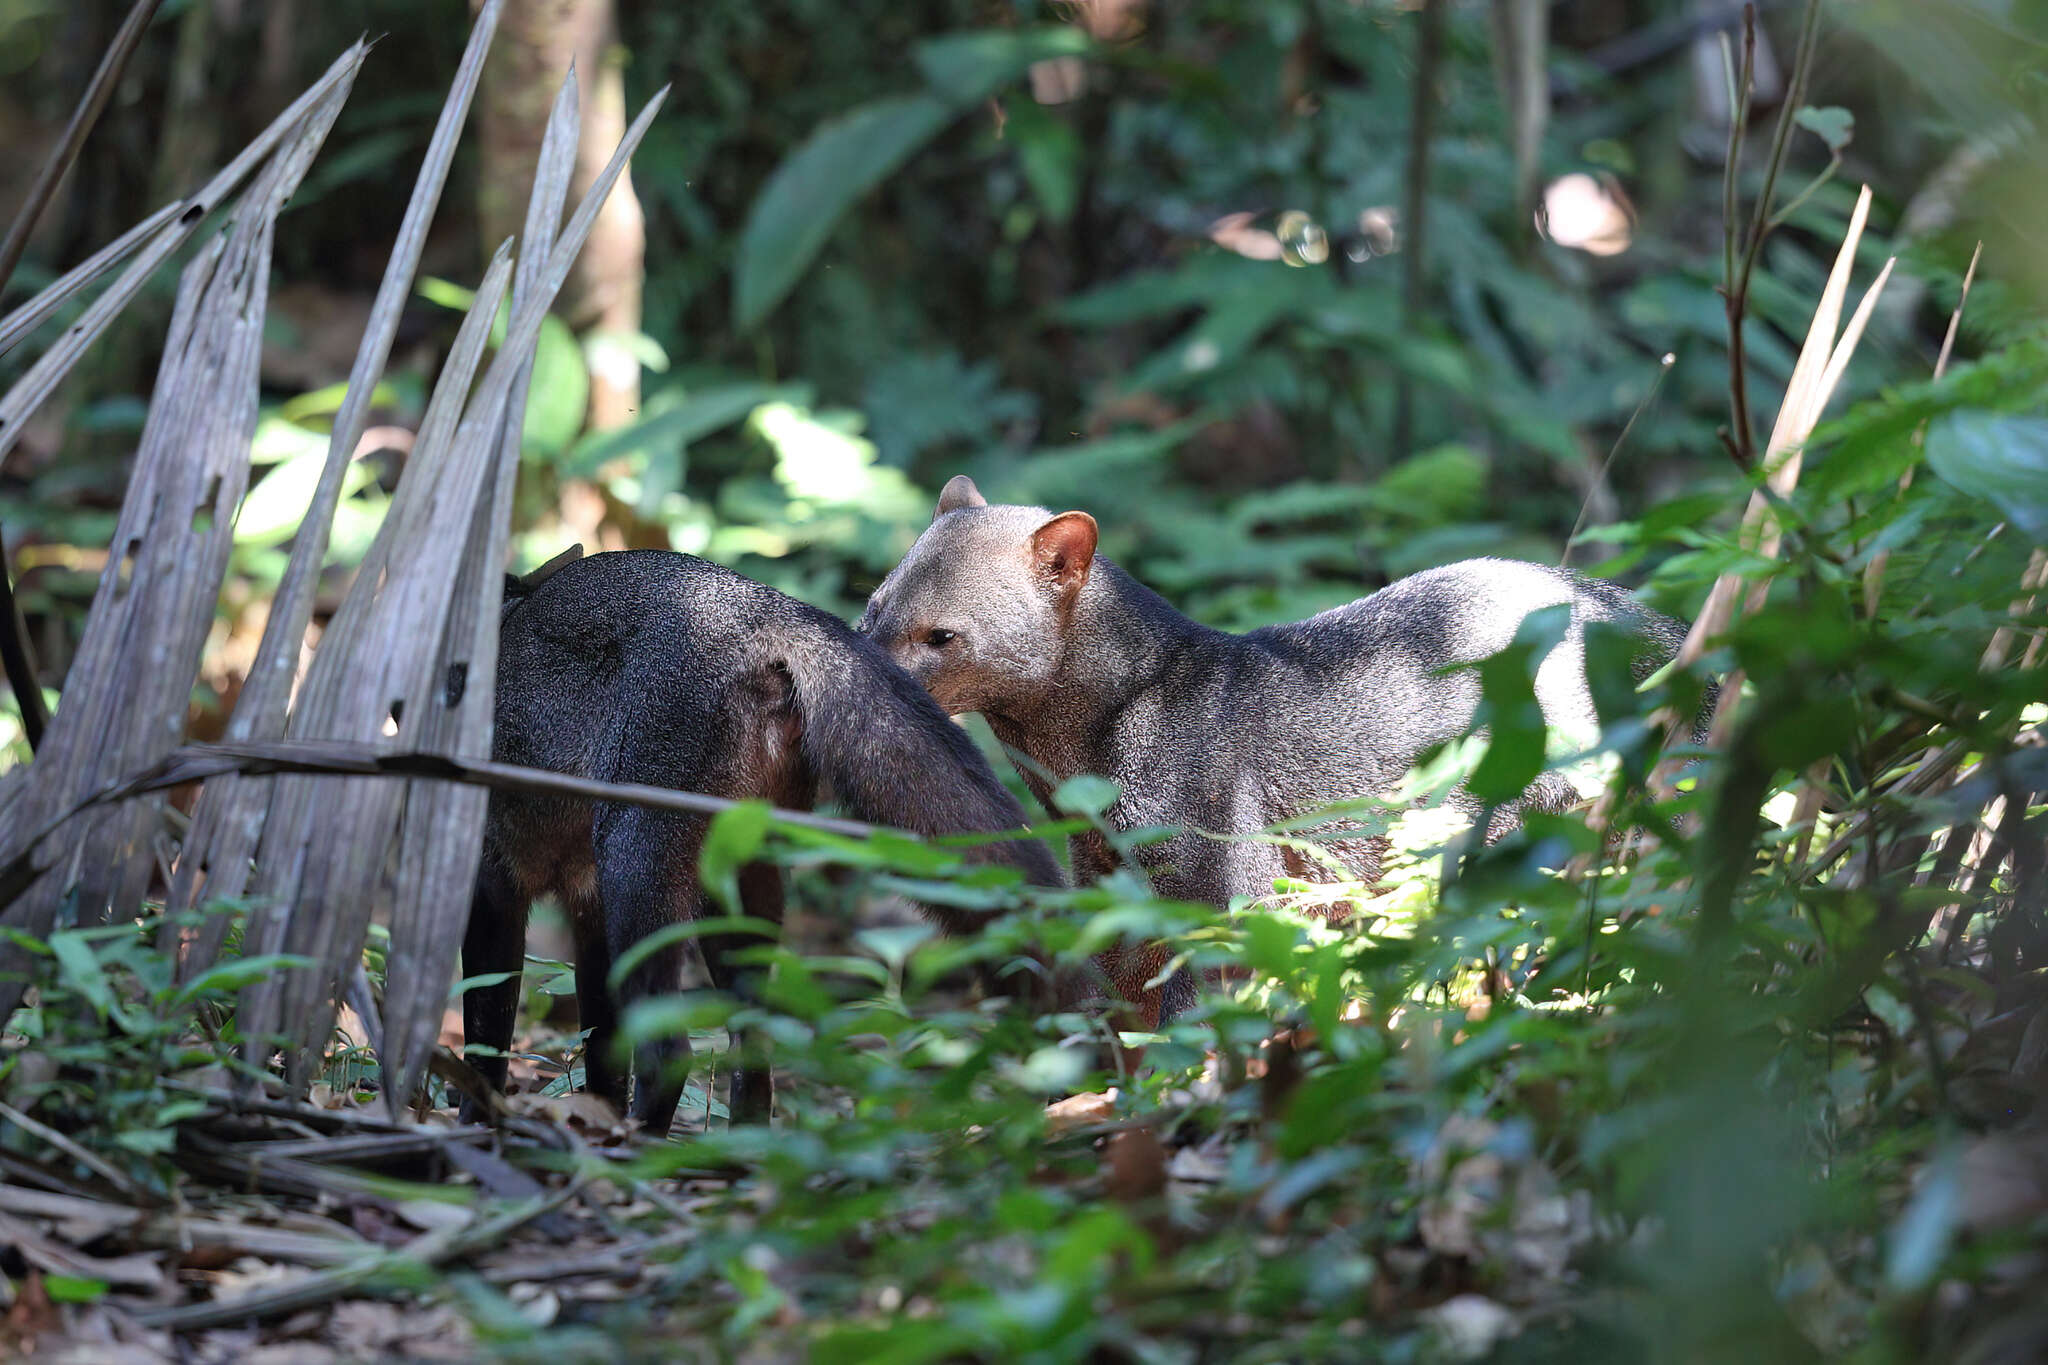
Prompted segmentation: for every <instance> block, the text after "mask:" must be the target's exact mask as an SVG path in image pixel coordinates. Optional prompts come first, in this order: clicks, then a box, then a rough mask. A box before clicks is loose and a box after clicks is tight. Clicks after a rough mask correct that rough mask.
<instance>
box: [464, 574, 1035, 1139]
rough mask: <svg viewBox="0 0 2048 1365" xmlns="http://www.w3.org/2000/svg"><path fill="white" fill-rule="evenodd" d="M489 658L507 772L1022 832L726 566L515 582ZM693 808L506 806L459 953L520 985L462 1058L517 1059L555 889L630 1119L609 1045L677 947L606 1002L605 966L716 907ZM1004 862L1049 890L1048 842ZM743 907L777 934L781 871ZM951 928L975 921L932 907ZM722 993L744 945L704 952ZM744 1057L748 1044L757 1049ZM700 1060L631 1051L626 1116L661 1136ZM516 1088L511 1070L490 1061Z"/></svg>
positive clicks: (590, 1014)
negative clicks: (701, 872)
mask: <svg viewBox="0 0 2048 1365" xmlns="http://www.w3.org/2000/svg"><path fill="white" fill-rule="evenodd" d="M509 586H510V593H509V595H508V601H507V605H506V610H505V615H504V630H503V636H502V640H501V643H500V647H499V652H498V693H497V709H496V727H497V728H496V737H495V740H494V743H493V745H492V757H493V758H495V759H497V760H498V761H499V762H503V763H518V764H524V765H528V766H532V767H537V768H548V769H552V770H554V771H557V772H565V773H573V774H576V775H578V776H581V777H589V778H595V779H599V780H603V781H611V782H636V783H645V784H649V785H655V786H664V787H671V788H676V789H680V790H688V791H695V792H703V793H706V794H709V795H712V796H724V797H731V798H746V797H765V798H767V799H769V800H771V801H773V802H774V803H776V804H777V805H781V806H784V807H789V808H793V809H807V808H809V807H810V806H811V805H813V804H814V803H815V801H816V800H817V799H818V798H819V796H820V793H821V791H823V790H829V791H830V792H831V793H832V794H833V795H834V796H835V797H836V798H837V799H838V801H839V802H840V803H842V804H843V805H844V806H845V807H846V808H847V810H848V812H849V813H850V814H851V815H852V816H853V817H854V818H856V819H860V820H866V821H870V822H873V823H876V824H886V825H892V826H896V827H900V828H904V829H909V830H913V831H916V832H919V833H925V834H952V833H963V832H967V831H974V830H1004V829H1014V828H1017V827H1018V826H1020V825H1022V824H1023V823H1024V815H1023V812H1022V811H1021V810H1020V809H1019V808H1018V806H1017V803H1016V802H1015V800H1013V799H1012V798H1011V796H1010V795H1009V793H1008V792H1006V791H1005V790H1004V789H1003V786H1002V784H1001V783H999V782H998V781H997V780H996V777H995V774H994V773H993V772H991V771H990V769H989V766H988V764H987V762H986V761H984V760H983V758H982V756H981V754H980V752H979V751H978V750H976V748H975V747H974V744H973V742H972V741H971V740H970V739H969V737H968V736H967V735H966V734H965V733H963V732H962V731H961V730H960V728H959V727H958V726H957V725H955V724H953V722H952V721H950V720H948V719H947V718H946V715H945V713H944V712H943V711H941V710H940V709H939V707H938V706H937V705H936V704H935V703H934V702H933V701H932V699H931V697H930V696H929V695H928V694H927V693H926V692H925V690H924V689H923V688H922V687H920V686H919V685H918V684H917V683H916V681H914V680H913V679H911V678H910V677H908V676H907V675H906V674H905V673H904V672H903V671H902V670H901V669H899V668H897V667H896V666H895V665H894V664H892V663H891V662H890V661H889V660H888V658H887V657H886V656H885V655H884V654H883V653H882V652H881V651H880V650H879V649H877V648H876V647H875V646H874V645H873V644H872V643H870V642H869V641H867V640H864V639H862V638H861V637H859V636H857V635H855V634H854V633H853V632H852V631H851V630H849V629H848V628H847V627H846V625H845V624H844V623H843V622H841V621H839V620H837V619H836V618H834V617H832V616H829V615H827V614H826V613H824V612H821V611H818V610H816V609H815V608H812V607H809V606H806V605H804V604H803V603H801V602H798V601H796V600H794V599H793V598H790V597H786V596H784V595H783V594H782V593H779V592H776V591H775V590H774V589H772V588H769V587H766V586H763V585H762V584H759V583H755V582H753V581H752V580H750V579H747V578H743V577H741V576H740V575H739V574H736V573H733V572H731V571H730V570H727V569H722V568H719V567H717V566H716V565H712V564H708V563H705V562H704V561H703V560H699V559H693V558H690V557H689V556H687V555H680V554H670V553H667V552H664V551H628V552H624V553H617V554H601V555H594V556H592V557H591V558H589V559H585V560H581V561H579V562H575V563H571V564H568V565H566V566H565V567H561V568H559V569H556V570H555V571H553V572H552V573H550V574H549V575H548V576H547V577H546V578H545V581H542V582H539V583H538V584H537V585H531V586H530V587H529V584H527V583H523V582H520V581H519V580H514V582H513V584H511V585H509ZM707 823H708V821H707V819H706V818H705V817H702V816H693V815H686V814H679V813H675V812H669V811H655V810H649V809H646V808H644V807H638V806H626V805H619V804H614V803H610V802H588V801H580V800H572V799H568V798H557V797H540V796H531V795H525V794H517V793H504V792H501V793H493V795H492V797H491V804H490V815H489V819H488V822H487V827H486V832H485V847H484V860H483V866H482V870H481V872H480V873H479V876H478V879H477V889H476V896H475V900H474V903H473V905H472V908H471V911H470V920H469V932H468V935H467V937H466V938H465V940H464V943H463V970H464V972H465V973H466V974H467V975H471V976H477V975H483V974H487V973H497V972H510V973H512V976H511V979H509V980H507V981H505V982H503V983H502V984H499V985H494V986H486V987H483V988H480V989H475V990H472V991H470V992H469V993H468V995H467V996H466V997H465V999H464V1006H463V1021H464V1030H465V1033H466V1035H467V1038H468V1040H469V1041H470V1042H476V1043H483V1044H487V1045H489V1046H490V1047H492V1048H495V1049H498V1050H499V1052H501V1053H502V1052H503V1051H504V1050H505V1049H506V1048H508V1047H509V1046H510V1045H511V1041H512V1029H513V1021H514V1015H515V1013H516V1011H517V1008H518V1002H519V979H518V977H519V971H520V967H521V964H522V962H523V953H524V946H525V924H526V909H527V906H528V904H529V902H530V901H531V900H532V899H534V898H535V897H539V896H543V895H552V896H556V897H558V898H559V899H560V900H561V901H562V903H563V905H564V906H565V907H566V908H567V909H568V911H569V917H570V920H571V923H572V925H573V927H574V933H575V938H576V959H577V961H576V994H577V999H578V1002H579V1004H580V1006H581V1008H582V1011H583V1014H582V1020H583V1023H584V1025H585V1027H587V1028H589V1029H590V1030H591V1033H590V1041H589V1045H588V1047H587V1049H586V1052H585V1058H586V1061H585V1066H586V1078H587V1082H588V1084H589V1086H590V1088H591V1089H592V1090H594V1091H596V1092H597V1093H599V1094H601V1095H604V1096H605V1097H606V1098H608V1099H610V1100H611V1101H612V1102H613V1103H614V1104H617V1105H618V1106H619V1107H620V1108H621V1109H624V1108H625V1107H626V1097H627V1081H628V1077H627V1075H626V1073H625V1072H624V1071H622V1070H620V1069H619V1067H618V1065H617V1063H616V1061H615V1059H614V1057H613V1047H612V1043H613V1040H614V1038H615V1036H616V1032H617V1027H618V1021H619V1017H620V1015H621V1013H622V1012H623V1011H624V1010H625V1009H626V1008H627V1007H628V1006H630V1005H631V1004H632V1003H633V1002H634V1001H636V1000H638V999H641V998H643V997H645V996H648V995H652V994H655V993H658V992H661V991H666V990H673V989H675V987H676V985H677V982H678V978H679V973H680V970H681V966H682V962H683V950H682V949H681V948H680V947H679V946H678V947H676V948H672V949H670V950H668V951H665V952H661V953H658V954H656V955H655V956H653V957H652V958H650V959H649V960H648V961H647V962H646V963H645V964H644V965H642V966H641V967H640V968H638V969H637V970H636V971H635V972H633V973H632V974H631V975H630V976H629V977H628V979H627V980H626V981H625V983H624V986H623V990H622V991H621V992H620V993H619V996H618V998H616V999H614V997H613V995H612V993H611V991H609V990H608V989H607V987H606V978H607V976H608V974H609V972H610V969H611V963H612V962H613V960H614V959H615V958H616V957H617V956H618V955H619V954H622V953H623V952H625V951H626V950H627V949H628V948H630V947H631V946H632V945H634V944H635V943H637V942H639V941H640V940H641V939H642V938H644V937H646V936H647V935H649V934H651V933H653V932H654V931H655V930H657V929H660V928H663V927H664V926H667V925H670V924H674V923H677V922H679V921H682V920H687V919H692V918H696V917H699V916H704V915H707V914H716V913H718V911H717V910H716V909H715V908H710V907H707V904H706V898H705V895H704V892H703V890H702V888H701V887H700V886H699V885H698V880H697V855H698V850H699V848H700V846H701V843H702V839H703V835H704V830H705V828H706V825H707ZM971 856H974V857H977V858H981V859H984V860H987V861H995V862H1006V863H1010V864H1012V865H1014V866H1016V867H1019V868H1020V869H1022V870H1023V872H1024V874H1025V876H1026V877H1027V878H1028V879H1029V880H1030V881H1032V882H1035V883H1037V884H1039V885H1042V886H1056V885H1059V884H1060V875H1059V870H1058V867H1057V866H1056V865H1055V863H1054V862H1053V860H1052V857H1051V855H1050V854H1049V853H1048V852H1047V851H1046V849H1045V847H1044V846H1043V845H1042V844H1040V843H1038V842H1036V841H1033V840H1022V841H1008V842H999V843H991V844H988V845H985V846H983V847H982V848H980V849H977V850H975V851H974V853H973V854H972V855H971ZM740 894H741V900H742V902H743V905H744V910H745V913H746V914H747V915H749V916H753V917H758V918H761V919H766V920H771V921H779V920H780V919H781V915H782V884H781V877H780V874H779V873H778V871H777V870H776V869H775V868H774V867H773V866H771V865H768V864H758V865H754V866H750V867H748V868H747V869H745V870H744V871H743V872H742V874H741V878H740ZM930 913H931V914H932V915H933V917H934V918H935V919H936V920H937V921H938V922H939V924H940V926H941V927H942V928H943V929H945V930H946V931H947V932H949V933H969V932H972V931H973V930H974V928H975V927H976V923H977V921H976V919H975V917H974V916H972V915H971V914H968V913H966V912H963V911H959V910H951V909H945V908H941V907H932V908H931V910H930ZM699 942H700V944H701V947H702V951H703V955H704V961H705V965H706V968H707V970H708V971H709V973H710V975H711V979H712V983H713V985H714V986H716V987H717V988H718V989H721V990H727V991H732V992H734V993H736V994H738V995H740V996H741V997H743V998H744V997H745V996H746V995H747V994H748V993H749V991H750V989H751V986H750V983H749V981H748V980H747V978H746V975H745V973H744V972H743V971H741V970H739V969H738V968H737V967H736V966H735V965H734V964H733V962H732V961H731V954H732V953H733V951H734V950H736V949H739V948H743V947H745V946H747V944H748V942H749V940H746V939H743V938H740V939H728V938H727V937H707V938H704V939H701V940H699ZM744 1050H745V1049H744V1047H743V1051H744ZM688 1059H689V1044H688V1042H687V1040H685V1039H681V1038H677V1039H672V1040H668V1041H666V1042H664V1043H663V1044H662V1045H659V1046H653V1047H644V1048H642V1049H640V1050H639V1051H638V1052H637V1053H636V1055H635V1056H634V1058H633V1070H634V1071H635V1072H636V1073H637V1074H638V1077H639V1086H638V1088H637V1091H636V1092H635V1093H634V1095H633V1100H632V1107H631V1112H632V1113H633V1115H634V1116H635V1117H637V1118H639V1119H640V1120H641V1121H642V1122H643V1123H644V1124H645V1125H647V1126H648V1127H649V1128H650V1129H651V1130H653V1131H655V1132H665V1131H667V1128H668V1125H669V1122H670V1120H671V1118H672V1117H673V1115H674V1112H675V1107H676V1103H677V1100H678V1098H679V1097H680V1095H681V1090H682V1083H683V1079H684V1074H683V1073H684V1072H685V1071H686V1069H687V1067H688ZM476 1064H477V1066H478V1069H479V1070H480V1071H481V1072H482V1073H483V1074H484V1076H485V1078H486V1079H488V1080H489V1081H491V1083H492V1084H493V1085H496V1086H499V1087H501V1088H502V1086H503V1085H504V1080H505V1061H504V1059H503V1058H502V1057H479V1058H477V1059H476ZM770 1099H771V1089H770V1081H769V1075H768V1072H767V1070H766V1069H765V1067H764V1068H761V1069H758V1070H754V1069H748V1068H742V1069H741V1070H740V1071H739V1072H737V1073H736V1074H735V1076H734V1083H733V1090H732V1099H731V1110H732V1113H733V1116H734V1118H735V1119H759V1118H765V1117H766V1116H767V1113H768V1109H769V1106H770Z"/></svg>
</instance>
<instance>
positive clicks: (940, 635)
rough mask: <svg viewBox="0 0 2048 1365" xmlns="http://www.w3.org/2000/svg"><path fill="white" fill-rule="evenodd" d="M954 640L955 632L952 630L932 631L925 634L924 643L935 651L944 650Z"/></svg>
mask: <svg viewBox="0 0 2048 1365" xmlns="http://www.w3.org/2000/svg"><path fill="white" fill-rule="evenodd" d="M952 639H953V632H952V631H950V630H931V631H927V632H925V637H924V642H925V643H926V644H928V645H930V646H931V647H932V648H933V649H943V648H944V647H945V646H946V645H947V644H949V643H951V641H952Z"/></svg>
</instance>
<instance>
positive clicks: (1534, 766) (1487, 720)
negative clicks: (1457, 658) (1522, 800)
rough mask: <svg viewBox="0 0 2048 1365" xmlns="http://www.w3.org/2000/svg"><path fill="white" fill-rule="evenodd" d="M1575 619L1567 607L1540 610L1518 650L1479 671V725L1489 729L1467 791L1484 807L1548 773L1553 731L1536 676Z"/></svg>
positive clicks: (1526, 620) (1522, 630)
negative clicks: (1539, 696) (1547, 723)
mask: <svg viewBox="0 0 2048 1365" xmlns="http://www.w3.org/2000/svg"><path fill="white" fill-rule="evenodd" d="M1571 619H1572V614H1571V607H1570V606H1569V605H1568V604H1565V603H1559V604H1558V605H1556V606H1550V607H1539V608H1538V609H1537V610H1535V611H1532V612H1530V613H1529V614H1528V615H1527V616H1525V617H1523V618H1522V624H1521V626H1520V627H1519V628H1518V629H1517V630H1516V631H1515V639H1514V643H1513V644H1511V645H1509V646H1508V647H1507V648H1506V649H1503V650H1502V651H1501V652H1500V653H1498V654H1495V655H1494V656H1493V657H1491V658H1489V659H1484V660H1481V661H1480V663H1479V665H1478V667H1479V684H1480V689H1481V696H1482V699H1481V701H1480V704H1479V715H1478V716H1477V717H1475V719H1474V725H1475V728H1476V726H1477V725H1479V724H1484V725H1485V726H1486V732H1487V743H1486V756H1485V757H1484V758H1482V759H1480V760H1479V763H1478V766H1476V767H1474V768H1473V769H1472V776H1471V777H1470V778H1469V779H1468V780H1467V782H1466V785H1467V787H1469V788H1470V790H1471V792H1472V794H1473V795H1474V796H1476V797H1478V798H1479V799H1480V800H1481V801H1485V802H1487V803H1488V804H1497V803H1500V802H1505V801H1512V800H1514V799H1515V798H1516V797H1518V796H1520V795H1521V794H1522V792H1523V791H1524V790H1525V789H1526V788H1527V787H1528V785H1529V784H1530V783H1531V782H1534V781H1535V780H1536V777H1537V774H1539V773H1541V772H1542V771H1543V747H1544V740H1545V738H1546V736H1547V734H1548V731H1547V730H1546V728H1545V726H1544V723H1543V708H1542V706H1541V705H1540V704H1539V703H1538V702H1537V700H1536V670H1537V669H1538V668H1540V667H1542V665H1543V660H1544V659H1545V658H1546V657H1547V656H1548V655H1549V653H1550V651H1551V650H1552V649H1554V648H1556V646H1557V643H1558V641H1560V640H1562V639H1563V638H1564V634H1565V631H1566V630H1568V629H1569V628H1570V627H1571Z"/></svg>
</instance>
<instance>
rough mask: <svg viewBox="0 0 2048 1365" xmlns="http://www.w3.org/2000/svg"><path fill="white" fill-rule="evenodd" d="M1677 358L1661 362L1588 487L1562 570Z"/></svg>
mask: <svg viewBox="0 0 2048 1365" xmlns="http://www.w3.org/2000/svg"><path fill="white" fill-rule="evenodd" d="M1677 359H1678V357H1677V356H1676V355H1674V354H1673V353H1671V352H1670V351H1666V352H1665V353H1664V358H1663V359H1662V360H1660V361H1658V362H1657V377H1656V378H1655V379H1653V380H1651V381H1650V391H1649V392H1648V393H1646V394H1644V395H1643V400H1642V401H1641V402H1640V403H1637V404H1636V410H1635V411H1634V412H1632V413H1630V414H1629V415H1628V422H1627V424H1626V425H1624V426H1623V427H1622V429H1621V435H1619V436H1617V437H1615V438H1614V444H1613V445H1612V446H1610V447H1609V448H1608V451H1607V458H1606V459H1604V460H1602V461H1601V462H1600V467H1599V468H1598V469H1596V470H1594V471H1593V481H1592V483H1591V484H1589V485H1588V486H1587V488H1586V496H1585V499H1584V500H1583V501H1582V502H1580V503H1579V519H1578V520H1577V521H1574V522H1573V523H1572V530H1571V534H1570V535H1568V536H1566V537H1565V538H1564V555H1563V556H1562V557H1561V558H1560V559H1559V560H1558V561H1557V562H1558V565H1559V567H1560V568H1568V567H1570V565H1571V562H1572V545H1573V542H1575V541H1577V540H1578V538H1579V532H1580V530H1581V529H1583V528H1584V526H1585V524H1586V513H1587V512H1589V511H1591V510H1592V507H1593V498H1594V496H1595V495H1596V494H1597V493H1598V492H1599V491H1600V488H1601V487H1602V486H1603V485H1604V484H1605V483H1606V482H1607V471H1608V470H1610V469H1612V468H1613V467H1614V457H1615V456H1617V455H1619V454H1621V448H1622V447H1623V446H1624V445H1626V444H1628V437H1629V433H1630V432H1632V431H1634V430H1635V429H1636V423H1637V422H1639V421H1641V420H1642V416H1643V414H1644V413H1646V412H1648V411H1649V410H1650V404H1652V403H1654V402H1656V401H1657V395H1658V394H1659V393H1660V392H1662V391H1663V388H1664V379H1665V376H1667V375H1669V374H1670V373H1671V366H1672V365H1673V364H1674V363H1675V362H1676V361H1677Z"/></svg>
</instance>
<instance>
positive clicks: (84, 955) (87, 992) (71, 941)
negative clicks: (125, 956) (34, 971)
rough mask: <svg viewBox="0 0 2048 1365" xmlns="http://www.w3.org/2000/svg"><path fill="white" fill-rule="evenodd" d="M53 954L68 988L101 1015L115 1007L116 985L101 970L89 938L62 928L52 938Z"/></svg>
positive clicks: (51, 948)
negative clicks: (83, 998)
mask: <svg viewBox="0 0 2048 1365" xmlns="http://www.w3.org/2000/svg"><path fill="white" fill-rule="evenodd" d="M50 951H51V952H52V953H53V954H55V956H56V958H57V974H58V976H59V978H60V979H61V980H62V981H63V982H64V984H65V985H67V986H69V987H70V988H71V989H72V990H74V991H77V992H78V993H79V994H80V995H82V996H84V997H85V999H86V1001H87V1002H88V1003H89V1004H91V1005H92V1007H93V1009H95V1010H96V1011H98V1012H99V1013H100V1014H102V1015H105V1014H107V1013H108V1012H109V1011H111V1010H112V1009H113V1008H114V1004H115V1001H114V987H113V984H112V983H111V982H109V981H108V980H107V974H106V972H105V971H104V970H103V969H102V968H101V967H100V960H99V955H98V954H96V953H94V952H93V950H92V941H91V940H90V939H88V938H87V937H86V936H85V935H84V934H83V933H80V932H79V931H78V930H76V929H59V930H58V931H57V932H56V933H53V934H51V935H50Z"/></svg>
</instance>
